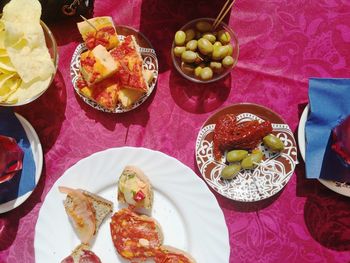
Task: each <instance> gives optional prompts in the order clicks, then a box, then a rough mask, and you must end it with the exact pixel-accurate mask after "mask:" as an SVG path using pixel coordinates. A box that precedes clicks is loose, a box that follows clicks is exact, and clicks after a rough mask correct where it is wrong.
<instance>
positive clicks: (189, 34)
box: [185, 29, 196, 43]
mask: <svg viewBox="0 0 350 263" xmlns="http://www.w3.org/2000/svg"><path fill="white" fill-rule="evenodd" d="M185 34H186V39H185V42H186V43H187V42H188V41H191V40H192V39H194V38H195V36H196V32H195V31H194V30H193V29H187V30H186V31H185Z"/></svg>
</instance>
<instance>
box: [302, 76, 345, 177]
mask: <svg viewBox="0 0 350 263" xmlns="http://www.w3.org/2000/svg"><path fill="white" fill-rule="evenodd" d="M309 105H310V112H309V115H308V119H307V121H306V127H305V136H306V155H305V165H306V177H307V178H322V179H327V180H334V181H341V182H350V168H347V167H345V166H344V165H343V163H342V161H341V159H340V158H339V157H338V156H337V155H336V153H335V152H334V151H333V150H332V149H331V145H332V138H331V132H332V129H333V128H334V127H335V126H337V125H338V124H339V123H340V122H341V121H342V120H343V119H344V118H345V117H347V116H348V115H349V114H350V79H324V78H311V79H309Z"/></svg>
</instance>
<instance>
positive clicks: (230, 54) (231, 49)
mask: <svg viewBox="0 0 350 263" xmlns="http://www.w3.org/2000/svg"><path fill="white" fill-rule="evenodd" d="M220 43H221V42H220ZM226 46H227V47H228V53H227V55H228V56H232V54H233V46H232V44H227V45H226Z"/></svg>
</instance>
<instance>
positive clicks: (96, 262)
mask: <svg viewBox="0 0 350 263" xmlns="http://www.w3.org/2000/svg"><path fill="white" fill-rule="evenodd" d="M82 262H85V263H101V260H100V259H99V257H98V256H96V254H95V253H94V252H92V251H91V250H90V247H89V246H88V245H86V244H80V245H79V246H77V247H76V248H75V249H74V250H73V252H72V253H71V254H70V255H69V256H68V257H66V258H64V259H63V260H62V261H61V263H82Z"/></svg>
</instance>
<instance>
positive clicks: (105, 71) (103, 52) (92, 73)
mask: <svg viewBox="0 0 350 263" xmlns="http://www.w3.org/2000/svg"><path fill="white" fill-rule="evenodd" d="M117 69H118V64H117V63H116V62H115V60H114V59H113V57H112V56H111V54H110V53H109V52H108V51H107V49H106V48H105V47H103V46H102V45H98V46H96V47H95V48H94V49H93V50H88V51H86V52H84V53H82V54H81V55H80V72H81V74H82V76H83V78H84V80H85V81H86V82H87V84H88V86H91V85H93V84H96V83H98V82H100V81H102V80H104V79H106V78H108V77H109V76H111V75H112V74H114V73H115V72H117Z"/></svg>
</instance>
